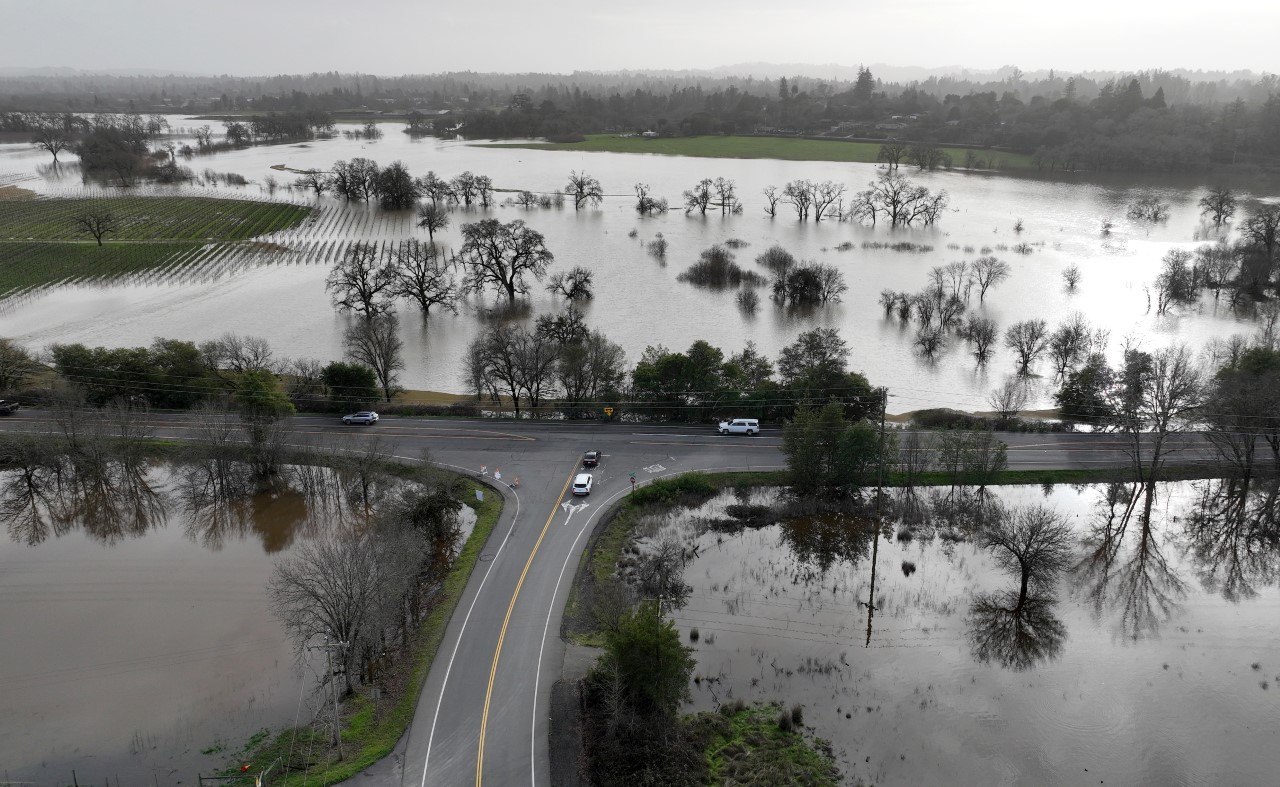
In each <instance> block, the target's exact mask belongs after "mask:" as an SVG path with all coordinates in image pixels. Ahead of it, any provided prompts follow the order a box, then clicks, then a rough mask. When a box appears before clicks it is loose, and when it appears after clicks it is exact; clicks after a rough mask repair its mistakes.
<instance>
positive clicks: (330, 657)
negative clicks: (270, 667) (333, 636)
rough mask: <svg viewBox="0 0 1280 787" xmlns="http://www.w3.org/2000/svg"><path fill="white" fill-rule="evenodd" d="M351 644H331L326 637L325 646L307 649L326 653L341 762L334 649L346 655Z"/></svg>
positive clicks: (335, 736)
mask: <svg viewBox="0 0 1280 787" xmlns="http://www.w3.org/2000/svg"><path fill="white" fill-rule="evenodd" d="M349 644H350V643H348V642H330V641H329V638H328V637H325V640H324V644H323V645H310V646H308V647H307V650H323V651H324V660H325V666H326V669H327V670H328V674H329V688H330V689H331V691H332V695H333V745H334V746H335V747H337V749H338V759H339V760H341V759H342V727H341V726H340V724H339V722H338V682H337V680H336V679H335V676H334V673H333V649H334V648H341V649H342V651H343V652H344V653H345V652H346V649H347V646H348V645H349ZM343 665H344V667H343V669H345V668H346V667H345V665H346V659H343Z"/></svg>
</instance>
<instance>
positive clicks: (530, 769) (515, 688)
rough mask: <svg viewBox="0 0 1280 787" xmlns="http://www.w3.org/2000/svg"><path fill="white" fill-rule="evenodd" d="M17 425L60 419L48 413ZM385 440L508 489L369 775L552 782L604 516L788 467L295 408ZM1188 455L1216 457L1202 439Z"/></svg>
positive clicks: (1047, 462)
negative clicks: (563, 693) (643, 494)
mask: <svg viewBox="0 0 1280 787" xmlns="http://www.w3.org/2000/svg"><path fill="white" fill-rule="evenodd" d="M4 420H5V423H4V424H3V428H19V429H35V430H40V429H47V428H49V422H48V420H47V419H46V418H44V416H43V414H41V413H39V412H36V411H22V412H21V413H20V414H19V415H17V416H14V417H11V418H8V419H4ZM150 421H151V429H152V431H153V433H154V435H155V436H156V437H160V438H173V439H196V434H197V431H196V424H195V422H194V419H193V418H192V417H191V416H187V415H180V414H163V415H154V416H151V418H150ZM375 438H376V439H378V440H379V441H380V442H381V443H382V446H383V450H386V451H387V452H389V453H390V454H392V455H394V456H396V457H398V458H400V459H402V460H404V461H409V462H416V461H422V457H423V456H424V451H425V452H426V453H427V454H428V455H429V457H430V459H431V461H433V462H435V463H437V464H439V465H441V466H444V467H447V468H450V469H453V470H456V471H458V472H462V473H466V474H470V475H473V476H482V477H483V478H484V480H485V481H486V482H487V483H488V484H489V485H490V488H491V489H492V490H493V491H492V492H491V493H500V494H502V495H503V496H504V498H505V503H506V505H505V507H504V510H503V514H502V517H501V519H500V521H499V522H498V525H497V526H496V527H495V529H494V532H493V534H492V535H491V536H490V539H489V542H488V544H487V545H486V546H485V548H484V550H483V551H482V554H481V557H480V562H479V563H477V565H476V569H475V570H474V571H473V573H472V576H471V579H470V581H469V582H468V584H467V586H466V588H465V590H464V592H463V596H462V598H461V599H460V602H459V604H458V606H457V610H456V612H455V613H454V616H453V619H452V620H451V621H450V622H449V625H448V627H447V629H446V633H445V637H444V641H443V642H442V644H441V647H440V649H439V651H438V653H437V655H436V659H435V662H434V664H433V665H432V668H431V670H430V673H429V675H428V678H427V682H426V684H425V686H424V688H423V691H422V694H421V696H420V699H419V702H418V707H417V711H416V713H415V717H414V721H413V723H412V725H411V727H410V729H409V732H408V734H407V736H406V739H405V740H404V741H402V742H401V747H400V749H399V752H400V753H399V756H398V757H397V758H396V759H395V760H394V761H387V762H385V763H384V764H381V765H378V766H375V767H374V768H371V769H370V771H369V772H368V773H367V774H366V775H365V776H364V777H362V778H358V779H356V780H353V782H355V783H359V784H362V785H363V784H385V785H417V786H418V787H427V785H451V786H452V785H460V784H472V783H474V784H475V785H476V787H481V785H484V784H490V785H495V786H496V785H503V786H504V787H505V786H506V785H521V784H527V785H530V787H540V786H541V785H547V784H549V779H550V776H549V772H550V763H549V754H548V714H549V699H550V692H551V685H552V683H553V682H554V681H555V679H556V678H557V677H558V675H559V674H560V667H561V663H562V660H563V656H564V643H563V642H562V640H561V639H560V637H559V623H560V618H561V616H562V614H563V612H564V606H565V602H566V599H567V595H568V589H569V583H570V582H571V581H572V578H573V575H574V572H575V570H576V567H577V564H578V560H579V558H580V557H581V555H582V552H583V549H584V548H585V545H586V541H587V538H588V537H589V534H590V532H591V529H592V528H593V527H594V526H595V525H596V523H597V522H598V521H599V519H600V517H601V515H602V514H603V513H604V512H605V511H606V510H607V509H608V508H609V506H610V505H611V504H613V503H614V502H615V501H617V500H618V499H619V498H620V497H621V496H623V495H625V494H627V493H629V492H630V491H631V490H632V488H633V483H632V478H633V477H634V479H635V482H636V484H637V485H644V484H646V483H649V482H650V481H651V480H652V479H656V478H663V477H669V476H673V475H678V474H680V473H685V472H691V471H727V470H773V469H779V468H781V467H782V466H783V463H784V457H783V454H782V450H781V447H782V446H781V443H782V441H781V433H780V432H779V431H778V430H776V429H766V431H764V432H763V433H762V434H761V435H760V436H758V437H744V436H736V437H733V436H731V437H725V436H720V435H718V434H717V433H716V432H715V430H714V428H712V427H709V426H706V427H704V426H696V425H671V426H666V425H661V426H657V425H649V424H643V425H639V424H600V423H595V422H563V421H561V422H521V423H513V422H511V421H494V420H430V419H411V418H403V419H397V418H384V419H383V420H382V422H381V423H379V424H377V425H375V426H370V427H353V426H343V425H342V424H341V423H340V422H339V421H338V419H336V418H326V417H321V416H300V417H297V418H295V419H293V437H292V438H291V441H292V442H294V443H295V444H300V445H308V446H325V447H331V448H332V447H339V448H341V447H343V446H358V445H360V441H366V440H372V439H375ZM1000 439H1001V440H1003V441H1004V442H1006V443H1007V444H1008V447H1009V448H1008V457H1009V467H1010V468H1011V469H1048V468H1087V467H1106V466H1123V465H1125V464H1127V461H1128V458H1127V456H1126V454H1125V453H1124V446H1125V443H1124V441H1123V440H1122V439H1121V438H1120V437H1118V436H1115V435H1101V434H1002V435H1000ZM1186 443H1187V445H1188V446H1189V447H1188V448H1187V449H1186V454H1185V456H1191V455H1193V454H1194V455H1195V457H1196V458H1203V457H1204V456H1205V455H1206V454H1205V449H1204V445H1203V442H1202V441H1199V440H1198V439H1196V438H1190V439H1188V440H1187V441H1186ZM588 450H598V451H600V452H601V453H602V457H601V459H600V464H599V466H598V467H595V468H591V469H590V472H592V473H593V474H594V476H595V484H594V487H593V489H592V491H591V494H590V495H589V496H587V497H573V496H571V495H569V494H568V489H569V484H570V483H571V481H572V479H573V477H574V475H575V474H577V473H579V472H583V469H582V467H581V457H582V454H583V452H584V451H588Z"/></svg>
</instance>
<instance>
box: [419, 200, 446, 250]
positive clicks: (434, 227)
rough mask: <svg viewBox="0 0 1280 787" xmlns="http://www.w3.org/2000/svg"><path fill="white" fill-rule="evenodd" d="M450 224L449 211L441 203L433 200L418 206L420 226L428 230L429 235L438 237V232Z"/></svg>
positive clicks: (433, 237) (433, 238)
mask: <svg viewBox="0 0 1280 787" xmlns="http://www.w3.org/2000/svg"><path fill="white" fill-rule="evenodd" d="M447 226H449V212H448V211H447V210H445V209H444V207H443V206H442V205H440V203H438V202H435V201H432V202H428V203H427V204H425V205H422V206H419V208H418V227H419V228H420V229H424V230H426V231H427V237H428V238H430V239H431V240H433V241H434V240H435V239H436V233H437V232H439V231H440V230H442V229H444V228H445V227H447Z"/></svg>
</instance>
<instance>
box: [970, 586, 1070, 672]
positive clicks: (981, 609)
mask: <svg viewBox="0 0 1280 787" xmlns="http://www.w3.org/2000/svg"><path fill="white" fill-rule="evenodd" d="M1055 604H1056V601H1055V599H1053V598H1052V597H1051V596H1040V595H1021V594H1019V592H1018V591H1016V590H1007V591H1004V592H1001V593H985V594H982V595H979V596H977V597H976V598H974V600H973V603H972V604H970V605H969V615H968V617H967V618H966V620H965V623H966V625H967V626H968V636H969V643H970V646H971V648H972V651H973V656H974V658H976V659H977V660H978V661H981V662H984V663H985V662H989V661H994V662H996V663H997V664H999V665H1000V666H1002V667H1005V668H1007V669H1012V670H1025V669H1030V668H1031V667H1033V666H1035V665H1036V664H1038V663H1039V662H1041V661H1049V660H1052V659H1054V658H1056V657H1057V656H1058V653H1060V652H1061V651H1062V643H1063V642H1064V641H1065V640H1066V638H1067V627H1066V626H1065V625H1063V623H1062V621H1061V620H1059V619H1058V618H1057V616H1055V615H1054V614H1053V612H1054V606H1055Z"/></svg>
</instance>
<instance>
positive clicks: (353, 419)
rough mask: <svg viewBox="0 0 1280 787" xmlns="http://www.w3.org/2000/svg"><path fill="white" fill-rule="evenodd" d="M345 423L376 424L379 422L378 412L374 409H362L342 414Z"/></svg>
mask: <svg viewBox="0 0 1280 787" xmlns="http://www.w3.org/2000/svg"><path fill="white" fill-rule="evenodd" d="M342 422H343V423H344V424H348V425H350V424H376V423H377V422H378V414H377V413H375V412H374V411H372V410H361V411H360V412H358V413H352V414H351V415H344V416H342Z"/></svg>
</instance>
